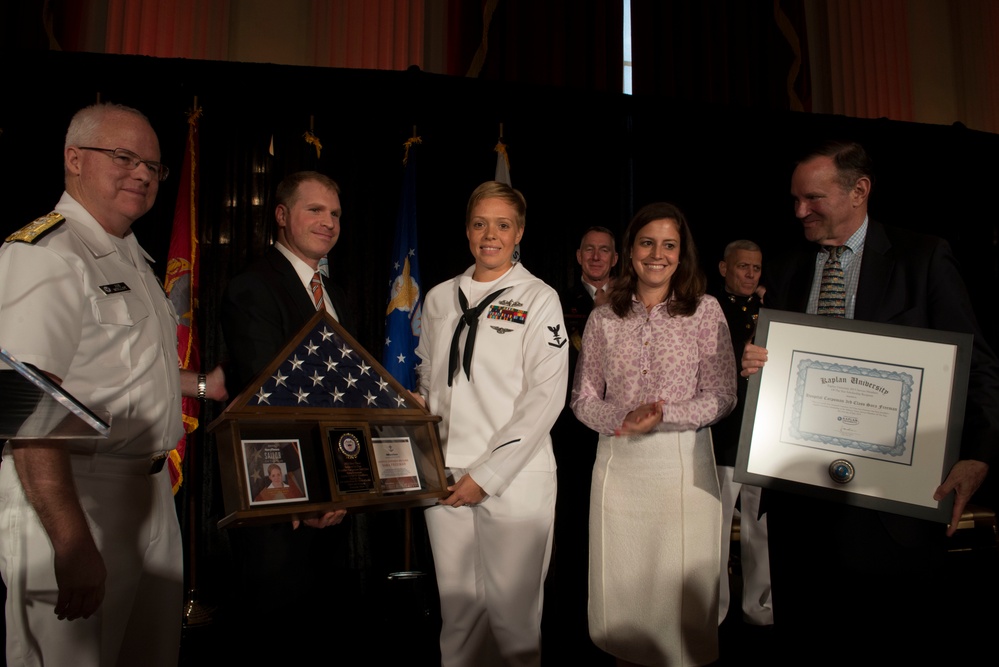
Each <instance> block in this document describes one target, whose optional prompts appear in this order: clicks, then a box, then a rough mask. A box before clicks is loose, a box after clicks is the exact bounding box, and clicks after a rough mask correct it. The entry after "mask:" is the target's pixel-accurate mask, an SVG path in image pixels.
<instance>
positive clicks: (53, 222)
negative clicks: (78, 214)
mask: <svg viewBox="0 0 999 667" xmlns="http://www.w3.org/2000/svg"><path fill="white" fill-rule="evenodd" d="M65 219H66V218H64V217H62V215H60V214H59V213H56V212H55V211H52V212H51V213H49V214H48V215H43V216H42V217H40V218H38V219H37V220H35V221H34V222H29V223H28V224H26V225H25V226H24V227H21V228H20V229H19V230H17V231H16V232H14V233H13V234H11V235H10V236H8V237H7V242H8V243H13V242H14V241H22V242H24V243H34V242H35V241H37V240H38V239H40V238H41V237H42V236H45V233H46V232H48V231H49V230H50V229H55V228H56V227H58V226H59V225H60V224H61V223H62V222H63V221H64V220H65Z"/></svg>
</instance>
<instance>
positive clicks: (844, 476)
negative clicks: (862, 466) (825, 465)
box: [829, 459, 857, 484]
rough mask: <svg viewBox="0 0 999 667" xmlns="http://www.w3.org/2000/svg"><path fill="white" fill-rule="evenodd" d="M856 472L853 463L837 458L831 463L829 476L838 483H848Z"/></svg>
mask: <svg viewBox="0 0 999 667" xmlns="http://www.w3.org/2000/svg"><path fill="white" fill-rule="evenodd" d="M856 472H857V471H856V470H855V469H854V467H853V464H852V463H850V462H849V461H847V460H846V459H836V460H835V461H833V462H832V463H830V464H829V476H830V477H832V481H834V482H836V483H837V484H846V483H847V482H849V481H850V480H852V479H853V476H854V474H855V473H856Z"/></svg>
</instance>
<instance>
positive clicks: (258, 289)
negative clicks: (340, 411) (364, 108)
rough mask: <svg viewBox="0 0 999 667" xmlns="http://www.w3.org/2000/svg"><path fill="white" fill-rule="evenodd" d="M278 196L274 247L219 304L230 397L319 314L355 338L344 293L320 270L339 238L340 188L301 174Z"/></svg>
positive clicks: (291, 178)
mask: <svg viewBox="0 0 999 667" xmlns="http://www.w3.org/2000/svg"><path fill="white" fill-rule="evenodd" d="M275 196H276V199H277V207H276V209H275V211H274V217H275V219H276V220H277V243H275V244H274V245H273V246H271V247H270V248H269V249H268V250H267V252H266V254H265V255H264V256H263V257H261V258H260V259H259V260H257V261H256V262H255V263H254V264H252V265H251V266H250V267H249V268H248V269H247V270H246V271H245V272H243V273H241V274H239V275H238V276H236V277H235V278H233V279H232V280H231V281H230V282H229V286H228V287H227V288H226V292H225V298H224V300H223V302H222V331H223V334H224V336H225V342H226V346H227V347H228V349H229V356H230V357H231V362H230V367H229V373H228V380H229V383H230V384H229V395H230V396H236V395H237V394H238V393H239V392H240V391H242V390H243V389H245V388H246V385H247V384H249V382H250V381H251V380H253V379H254V378H255V377H256V376H257V375H258V374H259V373H260V371H262V370H263V369H264V367H265V366H266V365H267V364H269V363H270V362H271V361H273V359H274V357H275V356H277V353H278V352H279V351H280V350H281V348H282V347H283V346H284V345H285V343H287V342H288V339H289V338H291V336H292V335H293V334H295V333H296V332H297V331H298V330H299V329H301V328H302V327H303V326H305V323H306V322H307V321H308V320H309V318H311V317H312V316H313V315H314V314H315V313H316V311H317V310H319V309H320V307H323V308H325V309H326V310H328V311H329V312H330V314H331V315H333V317H334V318H335V319H336V320H337V321H338V322H340V324H341V325H343V327H344V329H346V330H347V331H348V332H349V333H353V328H354V322H353V318H352V317H351V313H350V311H349V310H347V305H346V297H345V296H344V293H343V290H341V289H340V288H339V287H338V286H336V285H334V284H333V281H332V280H330V279H329V277H327V276H324V275H322V273H321V272H320V271H319V261H320V260H321V259H322V258H324V257H326V255H327V254H329V252H330V251H331V250H332V249H333V246H334V245H336V242H337V239H338V238H339V236H340V213H341V209H340V187H339V186H338V185H337V184H336V182H335V181H333V180H332V179H331V178H329V177H327V176H324V175H323V174H320V173H318V172H314V171H300V172H296V173H294V174H291V175H290V176H287V177H286V178H285V179H284V180H282V181H281V183H280V184H279V185H278V187H277V191H276V193H275Z"/></svg>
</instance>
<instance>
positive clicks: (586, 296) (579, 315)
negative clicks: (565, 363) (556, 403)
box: [560, 280, 593, 407]
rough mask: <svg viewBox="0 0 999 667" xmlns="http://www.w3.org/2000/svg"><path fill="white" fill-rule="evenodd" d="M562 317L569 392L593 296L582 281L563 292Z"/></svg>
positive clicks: (570, 391) (591, 308) (591, 307)
mask: <svg viewBox="0 0 999 667" xmlns="http://www.w3.org/2000/svg"><path fill="white" fill-rule="evenodd" d="M560 298H561V300H562V318H563V319H564V320H565V330H566V333H567V334H568V335H569V343H570V346H569V393H570V395H571V393H572V382H573V379H574V378H575V376H576V360H577V359H578V358H579V348H580V345H581V344H582V341H583V329H584V328H586V320H587V319H588V318H589V317H590V312H591V311H592V310H593V297H592V296H590V293H589V292H587V291H586V287H585V286H584V285H583V281H582V280H580V281H579V282H577V283H576V285H575V287H573V288H572V290H570V291H569V292H568V293H566V294H563V295H562V296H561V297H560ZM566 407H568V406H566Z"/></svg>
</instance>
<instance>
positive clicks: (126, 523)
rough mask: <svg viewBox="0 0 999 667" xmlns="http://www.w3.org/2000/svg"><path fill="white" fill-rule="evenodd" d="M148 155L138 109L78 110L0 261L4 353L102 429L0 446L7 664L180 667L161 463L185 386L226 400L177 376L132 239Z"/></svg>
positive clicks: (163, 313) (150, 190)
mask: <svg viewBox="0 0 999 667" xmlns="http://www.w3.org/2000/svg"><path fill="white" fill-rule="evenodd" d="M159 155H160V152H159V142H158V141H157V139H156V134H155V133H154V132H153V129H152V128H151V127H150V125H149V122H148V121H147V120H146V118H145V116H143V115H142V114H141V113H139V112H138V111H135V110H134V109H129V108H127V107H120V106H117V105H96V106H93V107H88V108H86V109H84V110H82V111H80V112H79V113H77V115H76V116H74V119H73V121H72V123H71V124H70V128H69V132H68V133H67V138H66V149H65V169H66V193H65V194H63V196H62V199H60V201H59V204H58V205H57V207H56V210H55V212H54V213H53V214H50V215H49V216H48V217H47V219H41V221H36V223H38V224H36V223H33V225H34V228H32V227H33V226H32V225H29V227H27V228H25V230H22V231H23V232H32V231H33V232H39V233H24V234H22V233H15V234H13V235H11V236H10V237H9V238H8V240H9V241H12V242H10V243H8V244H6V245H4V246H3V248H2V249H0V342H2V343H3V345H4V347H6V348H7V349H9V350H10V352H11V353H12V354H13V355H14V356H15V357H17V358H19V359H20V360H21V361H24V362H28V363H31V364H34V365H35V366H37V367H38V368H39V369H41V370H42V371H44V372H46V373H47V374H49V375H50V376H52V377H54V378H55V379H57V380H59V381H60V382H61V383H62V386H63V387H64V388H65V389H67V390H68V391H69V392H70V393H71V394H73V395H75V396H76V397H77V398H79V399H80V400H81V401H82V402H83V403H84V404H85V405H87V406H89V407H92V408H94V409H106V410H108V411H109V412H110V413H111V416H112V423H111V434H110V437H109V438H108V439H107V440H97V439H95V440H75V441H69V442H68V443H67V442H66V441H62V442H60V441H11V442H9V443H7V445H6V446H5V448H4V453H3V457H4V460H3V465H2V466H0V571H2V574H3V578H4V582H5V583H6V585H7V604H6V623H7V663H8V664H12V665H13V664H17V665H42V664H46V665H48V664H52V665H70V664H71V665H83V666H88V665H116V664H118V665H122V664H143V665H176V664H177V657H178V652H179V647H180V630H181V623H180V621H181V613H182V605H183V572H182V568H183V554H182V552H181V548H182V543H181V536H180V526H179V524H178V521H177V514H176V510H175V508H174V503H173V494H172V493H171V488H170V478H169V473H168V472H167V471H166V470H164V469H163V466H162V460H163V459H162V458H160V457H162V456H163V455H164V454H166V453H167V452H168V451H169V450H171V449H173V447H174V446H175V445H176V443H177V441H178V439H179V438H180V436H181V434H182V433H183V425H182V421H181V412H180V399H181V394H182V389H183V393H184V394H185V395H189V396H193V395H200V397H202V398H204V397H205V395H206V393H207V391H208V387H209V386H211V389H212V391H211V395H212V396H213V397H217V398H222V397H223V396H224V389H223V380H222V376H221V373H220V372H219V371H217V370H216V371H214V372H213V373H211V374H210V375H209V376H204V375H202V376H198V375H197V374H195V373H189V372H186V371H185V372H183V377H181V374H179V373H178V357H177V334H176V331H177V328H176V327H177V317H176V315H175V314H174V310H173V307H172V306H171V304H170V302H169V301H168V300H167V298H166V296H165V294H164V292H163V289H162V287H161V286H160V284H159V281H158V280H157V278H156V277H155V276H154V275H153V272H152V271H151V270H150V267H149V265H148V263H147V262H148V260H149V257H148V255H146V254H145V252H143V250H142V248H140V247H139V245H138V243H137V242H136V240H135V236H134V235H132V234H131V232H130V228H131V224H132V222H134V221H135V220H136V219H137V218H139V217H140V216H142V215H143V214H145V213H146V212H147V211H148V210H149V208H150V207H151V206H152V204H153V201H154V200H155V198H156V192H157V189H158V186H159V181H160V180H161V179H162V178H163V177H165V175H166V173H167V170H166V167H165V166H163V165H161V164H159V163H158V162H157V160H159ZM22 240H24V241H27V242H19V241H22ZM199 381H200V391H199Z"/></svg>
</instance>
